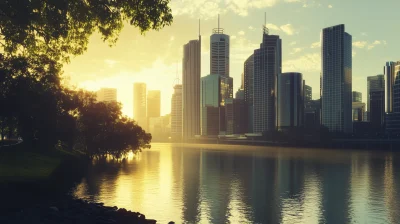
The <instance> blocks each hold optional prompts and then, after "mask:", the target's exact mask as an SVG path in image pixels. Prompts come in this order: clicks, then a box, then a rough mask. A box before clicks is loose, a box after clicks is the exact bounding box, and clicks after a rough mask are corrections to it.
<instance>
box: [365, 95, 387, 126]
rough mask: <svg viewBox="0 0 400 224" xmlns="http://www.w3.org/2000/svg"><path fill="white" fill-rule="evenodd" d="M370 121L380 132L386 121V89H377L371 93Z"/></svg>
mask: <svg viewBox="0 0 400 224" xmlns="http://www.w3.org/2000/svg"><path fill="white" fill-rule="evenodd" d="M369 104H370V107H369V121H370V122H371V128H372V129H373V130H374V131H375V132H376V133H380V132H381V131H382V128H383V124H384V122H385V91H384V90H380V91H378V90H375V91H372V92H370V93H369Z"/></svg>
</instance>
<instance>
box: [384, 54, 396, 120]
mask: <svg viewBox="0 0 400 224" xmlns="http://www.w3.org/2000/svg"><path fill="white" fill-rule="evenodd" d="M394 66H395V63H394V62H392V61H389V62H386V65H385V66H384V67H383V73H384V79H385V112H386V113H391V112H393V86H394Z"/></svg>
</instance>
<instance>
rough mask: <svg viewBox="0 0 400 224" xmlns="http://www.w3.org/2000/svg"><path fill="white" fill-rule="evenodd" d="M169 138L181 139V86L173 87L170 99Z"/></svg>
mask: <svg viewBox="0 0 400 224" xmlns="http://www.w3.org/2000/svg"><path fill="white" fill-rule="evenodd" d="M171 137H172V138H173V139H174V140H175V139H181V138H182V85H179V84H178V85H175V86H174V93H173V94H172V99H171Z"/></svg>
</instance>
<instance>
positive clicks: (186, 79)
mask: <svg viewBox="0 0 400 224" xmlns="http://www.w3.org/2000/svg"><path fill="white" fill-rule="evenodd" d="M182 67H183V68H182V71H183V74H182V89H183V92H182V116H183V117H182V135H183V139H184V140H188V139H191V138H193V137H194V136H195V135H199V134H200V71H201V70H200V68H201V36H200V34H199V40H191V41H189V43H187V44H185V45H184V47H183V61H182Z"/></svg>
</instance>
